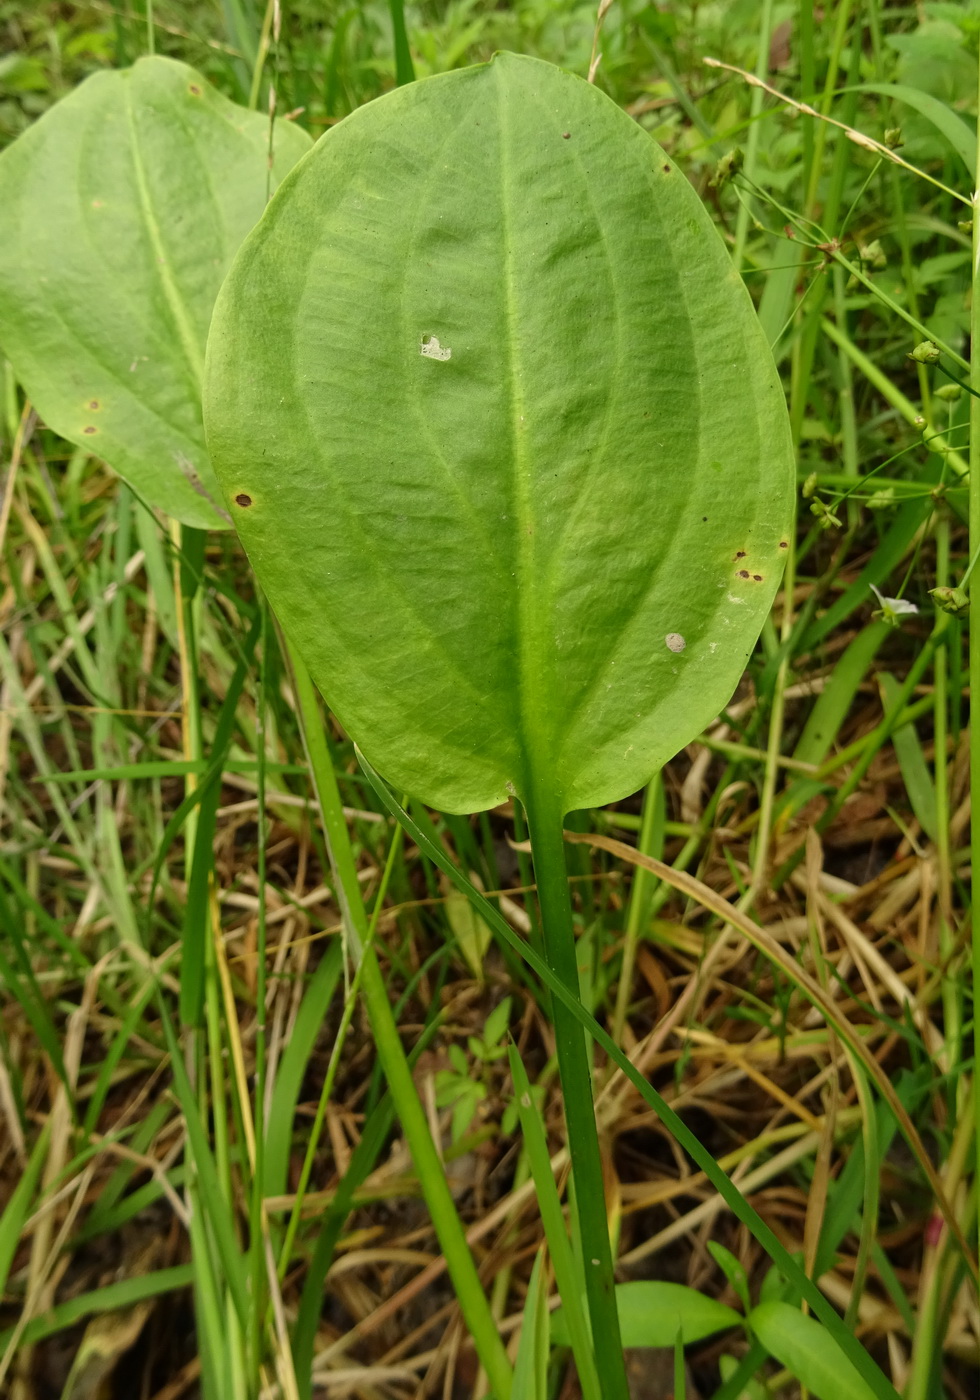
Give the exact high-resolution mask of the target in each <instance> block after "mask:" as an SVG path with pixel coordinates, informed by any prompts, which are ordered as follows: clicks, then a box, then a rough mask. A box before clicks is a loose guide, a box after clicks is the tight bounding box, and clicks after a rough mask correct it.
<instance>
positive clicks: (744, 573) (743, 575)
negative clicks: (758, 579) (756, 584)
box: [738, 569, 751, 578]
mask: <svg viewBox="0 0 980 1400" xmlns="http://www.w3.org/2000/svg"><path fill="white" fill-rule="evenodd" d="M738 576H739V578H750V577H751V575H750V574H749V571H748V569H739V571H738Z"/></svg>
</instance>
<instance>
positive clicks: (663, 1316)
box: [551, 1279, 799, 1347]
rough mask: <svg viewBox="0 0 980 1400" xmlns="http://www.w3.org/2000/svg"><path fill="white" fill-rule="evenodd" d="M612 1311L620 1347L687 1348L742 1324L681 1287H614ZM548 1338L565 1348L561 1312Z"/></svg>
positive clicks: (711, 1300)
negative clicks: (677, 1344)
mask: <svg viewBox="0 0 980 1400" xmlns="http://www.w3.org/2000/svg"><path fill="white" fill-rule="evenodd" d="M616 1307H617V1309H618V1311H619V1326H620V1329H621V1331H622V1337H623V1346H624V1347H672V1346H673V1345H674V1343H675V1341H676V1340H677V1336H678V1334H680V1336H681V1340H682V1342H683V1344H684V1345H685V1346H687V1345H688V1344H689V1343H691V1342H700V1341H703V1340H704V1338H705V1337H712V1336H714V1334H715V1333H716V1332H725V1331H727V1330H728V1328H730V1327H739V1326H741V1324H742V1318H741V1317H740V1316H739V1314H738V1313H737V1312H736V1311H735V1309H734V1308H729V1307H726V1306H725V1304H724V1303H719V1302H718V1300H717V1299H716V1298H709V1297H707V1296H706V1295H705V1294H703V1293H699V1292H698V1291H697V1289H696V1288H687V1287H686V1286H685V1285H684V1284H682V1283H661V1282H659V1281H648V1280H646V1279H641V1280H638V1281H636V1282H634V1283H618V1284H617V1285H616ZM797 1316H799V1314H797ZM551 1335H552V1338H553V1339H554V1341H555V1342H557V1343H558V1344H559V1345H564V1346H567V1345H568V1324H567V1322H566V1320H565V1310H564V1308H559V1309H558V1310H557V1312H556V1313H554V1315H553V1317H552V1319H551Z"/></svg>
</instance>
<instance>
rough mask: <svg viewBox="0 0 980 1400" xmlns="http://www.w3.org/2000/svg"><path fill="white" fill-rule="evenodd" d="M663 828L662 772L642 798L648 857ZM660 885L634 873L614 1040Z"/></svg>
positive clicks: (619, 1035)
mask: <svg viewBox="0 0 980 1400" xmlns="http://www.w3.org/2000/svg"><path fill="white" fill-rule="evenodd" d="M658 828H659V834H662V831H663V789H662V787H661V778H660V774H659V773H657V774H655V775H654V777H652V778H651V779H650V782H649V783H648V784H647V790H646V794H645V795H644V798H643V822H642V825H641V827H640V839H639V841H638V843H637V845H638V849H639V850H640V851H642V853H643V854H644V855H645V856H659V855H660V854H661V850H660V846H661V845H662V841H661V840H658ZM656 888H657V880H656V876H654V875H651V874H650V872H649V870H644V869H643V867H642V866H640V867H639V868H638V869H637V871H636V873H635V874H634V876H633V887H632V889H631V890H630V902H629V909H628V911H627V914H626V933H625V935H624V938H623V965H622V968H621V970H620V974H619V987H618V989H617V991H616V1009H615V1011H614V1012H613V1025H612V1034H613V1040H615V1042H616V1044H617V1045H619V1044H621V1043H622V1039H623V1027H624V1026H625V1025H626V1011H627V1008H628V1007H629V1000H630V992H631V990H632V987H633V969H634V967H635V964H636V949H637V944H638V943H639V941H640V936H641V934H642V933H643V930H644V928H645V927H646V925H647V922H648V920H649V917H650V908H651V905H652V903H653V895H654V891H655V890H656Z"/></svg>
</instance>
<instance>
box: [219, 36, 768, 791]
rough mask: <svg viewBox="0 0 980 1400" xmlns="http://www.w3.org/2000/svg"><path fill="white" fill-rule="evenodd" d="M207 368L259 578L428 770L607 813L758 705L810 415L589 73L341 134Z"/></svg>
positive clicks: (404, 750) (324, 154) (696, 218)
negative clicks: (794, 435)
mask: <svg viewBox="0 0 980 1400" xmlns="http://www.w3.org/2000/svg"><path fill="white" fill-rule="evenodd" d="M206 381H207V382H206V388H205V422H206V426H207V431H208V442H209V446H210V449H211V455H212V459H213V461H214V463H215V470H216V471H217V473H218V476H219V479H220V481H221V483H222V485H223V487H224V490H225V493H226V496H227V499H228V504H229V509H230V510H231V512H232V514H233V518H234V521H235V525H236V528H237V529H238V530H239V532H240V534H241V537H242V539H243V541H244V543H245V547H246V549H247V550H248V553H249V555H250V557H251V559H252V562H253V564H254V566H255V569H256V572H257V574H258V576H259V579H260V581H261V582H262V584H263V587H264V588H266V589H267V591H268V594H269V596H270V598H271V601H272V603H273V605H274V607H275V608H276V610H277V612H278V614H279V616H280V618H281V619H282V622H283V624H284V626H285V628H286V630H287V631H288V632H289V633H290V634H292V636H293V637H294V639H295V641H296V643H297V645H298V647H299V649H300V650H301V652H302V653H303V654H304V657H305V659H306V662H307V664H308V665H309V668H310V671H311V673H312V674H313V676H314V679H315V680H316V681H317V683H318V685H319V686H320V688H321V690H322V691H323V693H324V695H325V696H326V697H327V699H328V701H329V703H330V704H331V706H332V707H333V708H334V710H335V711H336V713H337V715H338V716H339V718H340V719H341V721H342V722H343V723H344V724H345V725H346V726H347V728H348V730H349V731H350V732H351V734H352V735H353V736H354V737H355V738H356V739H357V741H358V743H359V744H360V745H361V747H362V748H363V750H364V752H365V754H366V755H367V756H368V757H369V758H370V760H371V762H372V763H373V764H375V765H376V766H377V767H378V768H380V769H381V771H382V772H384V773H385V774H386V776H387V777H388V778H389V780H390V781H391V782H393V783H394V784H396V785H397V786H400V787H401V788H403V789H407V790H409V791H411V792H413V793H415V794H417V795H418V796H419V797H422V798H423V799H425V800H427V801H428V802H430V803H431V804H432V805H434V806H437V807H440V808H442V809H443V810H447V811H454V812H465V811H472V810H476V809H479V808H484V807H489V806H492V805H494V804H496V803H499V802H501V801H502V800H504V799H505V798H506V797H507V795H508V793H513V792H516V793H517V794H519V795H520V796H522V797H524V796H525V795H526V793H527V791H528V789H529V787H531V786H535V785H538V786H540V782H541V778H540V775H541V774H547V775H548V777H547V783H548V785H549V788H550V792H549V801H550V802H551V803H552V804H556V803H560V804H561V805H562V806H563V809H564V810H568V809H571V808H573V807H586V806H593V805H598V804H600V803H604V802H608V801H612V800H614V799H616V798H619V797H622V796H624V795H625V794H627V793H629V792H632V791H634V790H635V789H636V788H637V787H639V786H640V784H641V783H643V782H644V781H646V780H647V779H648V778H649V777H650V776H651V774H652V773H653V772H654V770H655V769H657V767H658V766H659V765H660V764H661V763H663V762H664V761H665V760H666V759H668V758H669V757H670V756H671V755H672V754H674V753H676V751H677V750H678V749H679V748H680V747H681V746H682V745H683V744H685V743H686V742H688V741H689V740H690V739H692V738H693V737H695V736H696V735H697V734H698V732H699V731H700V730H701V728H702V727H703V726H704V725H705V724H706V723H708V722H709V721H710V720H711V719H712V718H713V717H714V716H715V715H716V714H717V713H718V711H719V709H720V708H721V707H723V706H724V705H725V704H726V703H727V701H728V700H729V698H730V697H731V694H732V692H733V690H734V688H735V686H736V684H737V682H738V680H739V677H740V676H741V674H742V671H743V668H744V666H745V663H746V659H747V658H748V656H749V654H750V652H751V649H752V647H753V645H754V643H755V640H756V638H757V636H758V634H759V631H760V628H761V626H762V622H763V620H764V618H765V615H766V612H767V610H768V609H769V607H770V605H771V603H772V599H773V595H774V593H775V590H776V585H777V581H778V578H779V574H780V571H781V559H782V553H783V551H784V549H785V547H786V541H787V535H786V531H787V529H788V528H789V520H790V510H791V504H790V495H791V476H792V472H791V462H792V452H791V446H790V438H789V433H788V425H787V417H786V409H785V404H784V401H783V396H782V393H781V390H780V387H779V382H778V379H777V376H776V371H775V369H774V366H773V362H772V357H771V356H770V354H769V350H768V348H767V347H766V345H765V343H764V340H763V336H762V334H761V332H760V329H759V326H758V323H757V321H756V318H755V315H754V312H753V309H752V306H751V303H750V301H749V298H748V296H747V294H746V292H745V291H744V289H743V287H742V285H741V282H740V279H739V278H738V276H737V274H736V272H735V270H734V268H733V266H732V264H731V262H730V260H729V258H728V255H727V253H726V251H725V249H724V247H723V245H722V243H721V240H720V239H719V237H718V235H717V233H716V232H715V230H714V229H713V227H712V225H711V222H710V220H709V218H708V215H707V214H706V212H705V210H704V209H703V207H702V205H701V203H700V201H699V200H698V198H697V196H696V195H695V193H694V191H693V190H692V189H691V187H690V185H689V184H688V182H687V180H686V179H685V177H684V175H683V173H682V172H681V171H680V170H678V169H677V167H676V166H675V165H674V163H673V161H672V160H670V159H668V157H667V156H666V155H665V154H664V152H663V151H662V150H661V149H660V148H659V147H658V146H657V145H656V144H655V143H654V142H653V141H652V140H651V139H650V138H649V137H648V136H647V135H646V133H644V132H643V131H642V130H641V129H640V128H639V127H638V126H637V125H636V124H635V123H634V122H632V121H631V120H630V119H629V117H627V116H626V115H625V114H624V113H623V112H622V111H621V110H620V109H619V108H617V107H616V106H615V104H614V103H613V102H611V101H610V100H609V99H608V98H607V97H605V96H604V95H603V94H602V93H600V92H598V91H597V90H596V89H595V88H594V87H592V86H590V85H589V84H587V83H585V82H583V81H582V80H581V79H578V78H574V77H571V76H569V75H568V74H565V73H562V72H561V71H560V70H559V69H557V68H554V67H552V66H551V65H549V64H546V63H542V62H540V61H539V60H536V59H530V58H522V57H516V56H514V55H511V54H498V55H497V56H496V57H495V58H494V59H493V60H492V61H491V62H490V63H489V64H486V65H483V66H480V67H474V68H469V69H464V70H462V71H458V72H454V73H450V74H444V75H440V76H437V77H434V78H431V79H427V80H426V81H424V82H420V83H414V84H412V85H411V86H409V87H404V88H401V89H399V90H397V91H396V92H393V93H390V94H389V95H387V96H385V97H383V98H381V99H379V100H378V101H377V102H373V103H371V104H369V105H368V106H366V107H363V108H360V109H359V110H358V111H356V112H354V113H353V114H352V115H351V116H350V117H348V118H347V119H346V120H345V121H343V122H342V123H340V124H339V125H338V126H337V127H335V128H334V129H333V130H332V131H331V132H329V133H328V134H327V135H326V136H325V137H324V138H323V139H322V140H321V142H320V143H319V144H318V146H317V147H316V148H315V150H314V152H313V154H312V155H311V156H310V158H309V159H308V160H306V161H304V162H303V164H302V165H301V166H300V167H299V168H298V169H297V170H295V171H294V172H293V173H292V175H291V176H289V177H288V178H287V179H286V181H285V182H284V184H283V187H282V189H281V190H280V192H279V193H278V195H277V196H276V198H275V199H274V200H273V201H272V203H271V204H270V206H269V208H268V210H267V211H266V213H265V215H264V216H263V218H262V220H261V221H260V223H259V225H258V226H257V228H256V229H255V230H254V231H253V233H252V235H251V236H250V237H249V239H248V240H247V241H246V243H245V245H244V247H243V249H242V251H241V253H240V254H239V257H238V259H237V260H236V262H235V265H234V267H233V269H232V271H231V273H230V274H229V277H228V279H227V281H226V282H225V285H224V287H223V288H222V291H221V294H220V296H219V298H218V302H217V305H216V308H215V316H214V321H213V324H212V330H211V335H210V339H209V346H208V370H207V375H206ZM532 769H533V772H532ZM535 774H537V775H538V776H535Z"/></svg>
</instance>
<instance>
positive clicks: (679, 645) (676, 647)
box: [664, 632, 687, 651]
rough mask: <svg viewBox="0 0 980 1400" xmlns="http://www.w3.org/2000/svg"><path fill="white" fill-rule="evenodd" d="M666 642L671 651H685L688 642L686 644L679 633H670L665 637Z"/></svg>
mask: <svg viewBox="0 0 980 1400" xmlns="http://www.w3.org/2000/svg"><path fill="white" fill-rule="evenodd" d="M664 641H665V642H666V643H667V646H668V648H669V650H670V651H683V650H684V648H685V647H686V646H687V642H685V640H684V638H683V637H682V636H681V634H680V633H679V632H668V633H667V635H666V637H664Z"/></svg>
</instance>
